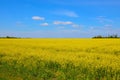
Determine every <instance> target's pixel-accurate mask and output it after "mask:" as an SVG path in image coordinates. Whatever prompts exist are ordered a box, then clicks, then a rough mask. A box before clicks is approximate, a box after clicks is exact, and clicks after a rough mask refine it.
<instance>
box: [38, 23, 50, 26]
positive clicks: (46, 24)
mask: <svg viewBox="0 0 120 80" xmlns="http://www.w3.org/2000/svg"><path fill="white" fill-rule="evenodd" d="M40 25H41V26H48V25H49V24H48V23H42V24H40Z"/></svg>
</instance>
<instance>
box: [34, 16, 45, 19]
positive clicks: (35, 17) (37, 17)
mask: <svg viewBox="0 0 120 80" xmlns="http://www.w3.org/2000/svg"><path fill="white" fill-rule="evenodd" d="M32 19H33V20H45V18H44V17H40V16H33V17H32Z"/></svg>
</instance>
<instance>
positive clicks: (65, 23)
mask: <svg viewBox="0 0 120 80" xmlns="http://www.w3.org/2000/svg"><path fill="white" fill-rule="evenodd" d="M53 24H55V25H71V24H73V22H71V21H54V22H53Z"/></svg>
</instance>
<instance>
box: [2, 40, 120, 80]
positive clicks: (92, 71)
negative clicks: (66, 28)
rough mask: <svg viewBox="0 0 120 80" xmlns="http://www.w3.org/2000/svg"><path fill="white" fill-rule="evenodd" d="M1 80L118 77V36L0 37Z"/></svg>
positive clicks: (108, 79)
mask: <svg viewBox="0 0 120 80" xmlns="http://www.w3.org/2000/svg"><path fill="white" fill-rule="evenodd" d="M0 80H120V39H47V38H46V39H0Z"/></svg>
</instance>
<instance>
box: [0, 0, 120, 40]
mask: <svg viewBox="0 0 120 80" xmlns="http://www.w3.org/2000/svg"><path fill="white" fill-rule="evenodd" d="M119 21H120V0H0V36H7V35H8V36H17V37H44V38H46V37H57V38H58V37H62V38H68V37H71V38H72V37H73V38H79V37H80V38H83V37H92V36H95V35H110V34H118V35H120V22H119Z"/></svg>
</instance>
